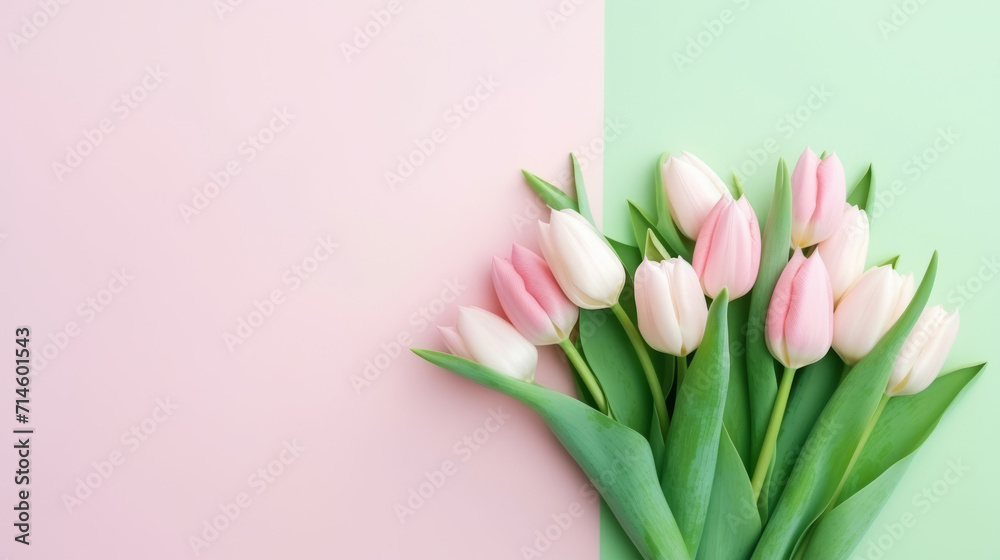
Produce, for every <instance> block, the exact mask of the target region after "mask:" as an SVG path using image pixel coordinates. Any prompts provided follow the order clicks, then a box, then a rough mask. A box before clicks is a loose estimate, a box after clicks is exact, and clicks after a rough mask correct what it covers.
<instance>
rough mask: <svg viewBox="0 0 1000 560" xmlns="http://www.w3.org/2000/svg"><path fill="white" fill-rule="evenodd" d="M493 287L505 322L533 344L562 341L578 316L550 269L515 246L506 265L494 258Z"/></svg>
mask: <svg viewBox="0 0 1000 560" xmlns="http://www.w3.org/2000/svg"><path fill="white" fill-rule="evenodd" d="M493 287H494V288H495V289H496V292H497V298H498V299H499V300H500V306H501V307H503V311H504V313H506V314H507V318H508V319H510V322H511V323H513V324H514V326H515V327H516V328H517V330H518V331H520V333H521V334H522V335H524V337H525V338H527V339H528V341H530V342H531V343H532V344H535V345H538V346H543V345H546V344H555V343H557V342H559V341H562V340H565V339H566V338H567V337H568V336H569V333H570V331H572V330H573V325H575V324H576V320H577V318H578V317H579V316H580V310H579V308H577V306H575V305H573V302H571V301H570V300H568V299H567V298H566V296H565V295H564V294H563V293H562V290H561V289H559V284H558V283H556V279H555V277H554V276H552V271H551V270H549V265H548V264H546V263H545V261H544V260H543V259H542V258H541V257H539V256H538V255H536V254H534V253H532V252H531V251H529V250H528V249H525V248H524V247H521V246H520V245H518V244H516V243H515V244H514V248H513V250H512V251H511V257H510V260H509V261H508V260H506V259H501V258H500V257H493Z"/></svg>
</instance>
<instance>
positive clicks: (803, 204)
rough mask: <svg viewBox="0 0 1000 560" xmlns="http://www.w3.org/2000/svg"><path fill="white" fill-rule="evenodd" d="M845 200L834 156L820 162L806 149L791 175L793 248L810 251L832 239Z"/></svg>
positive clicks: (841, 169) (840, 169)
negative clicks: (813, 247) (809, 248)
mask: <svg viewBox="0 0 1000 560" xmlns="http://www.w3.org/2000/svg"><path fill="white" fill-rule="evenodd" d="M846 199H847V182H846V181H845V180H844V166H843V165H841V163H840V159H838V158H837V154H830V155H829V156H827V157H826V158H824V159H823V160H822V161H820V159H819V158H818V157H817V156H816V154H815V153H813V151H812V150H811V149H809V148H806V150H805V151H804V152H802V155H801V156H799V161H798V162H796V164H795V170H794V171H792V245H794V246H795V247H810V246H812V245H815V244H817V243H819V242H820V241H823V240H824V239H826V238H828V237H830V236H831V235H833V233H834V232H835V231H837V228H838V227H839V226H840V223H841V217H842V216H843V214H844V202H845V201H846Z"/></svg>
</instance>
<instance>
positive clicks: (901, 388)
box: [885, 305, 958, 397]
mask: <svg viewBox="0 0 1000 560" xmlns="http://www.w3.org/2000/svg"><path fill="white" fill-rule="evenodd" d="M956 336H958V311H955V312H954V313H946V312H945V310H944V307H941V306H940V305H935V306H934V307H928V308H927V309H924V312H923V313H922V314H921V315H920V319H918V320H917V324H916V326H914V327H913V330H912V331H910V335H909V336H907V337H906V342H904V343H903V348H902V349H901V350H900V351H899V356H897V357H896V363H895V364H893V366H892V376H890V377H889V385H888V386H887V387H886V389H885V392H886V394H888V395H889V396H890V397H891V396H895V395H915V394H917V393H919V392H920V391H923V390H924V389H926V388H927V387H929V386H930V384H931V383H933V382H934V379H936V378H937V376H938V374H939V373H941V367H942V366H944V361H945V359H947V358H948V353H949V352H951V347H952V345H953V344H955V337H956Z"/></svg>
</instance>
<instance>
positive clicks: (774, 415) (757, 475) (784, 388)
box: [750, 367, 795, 501]
mask: <svg viewBox="0 0 1000 560" xmlns="http://www.w3.org/2000/svg"><path fill="white" fill-rule="evenodd" d="M793 379H795V368H789V367H786V368H785V373H784V375H782V376H781V385H780V386H778V396H777V397H776V398H775V399H774V408H772V409H771V420H770V421H769V422H768V424H767V432H766V433H765V434H764V444H763V445H762V446H761V448H760V455H758V456H757V466H756V467H754V470H753V480H751V481H750V486H751V487H752V488H753V499H754V501H756V500H757V498H759V497H760V491H761V489H762V488H763V487H764V479H765V478H767V471H768V470H769V469H770V468H771V457H772V456H773V455H774V448H775V446H776V444H777V443H778V431H779V430H780V428H781V420H782V419H783V418H784V417H785V406H787V405H788V394H789V393H791V392H792V380H793Z"/></svg>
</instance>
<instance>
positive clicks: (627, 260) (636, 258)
mask: <svg viewBox="0 0 1000 560" xmlns="http://www.w3.org/2000/svg"><path fill="white" fill-rule="evenodd" d="M605 239H607V240H608V244H609V245H611V249H613V250H614V252H615V254H616V255H618V259H619V260H621V261H622V264H623V265H625V272H627V273H628V275H629V277H630V278H631V277H634V276H635V269H637V268H639V265H640V264H642V252H641V251H639V249H638V248H636V247H633V246H632V245H629V244H628V243H622V242H621V241H617V240H614V239H611V238H610V237H605Z"/></svg>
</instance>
